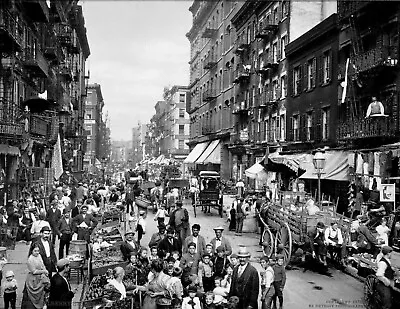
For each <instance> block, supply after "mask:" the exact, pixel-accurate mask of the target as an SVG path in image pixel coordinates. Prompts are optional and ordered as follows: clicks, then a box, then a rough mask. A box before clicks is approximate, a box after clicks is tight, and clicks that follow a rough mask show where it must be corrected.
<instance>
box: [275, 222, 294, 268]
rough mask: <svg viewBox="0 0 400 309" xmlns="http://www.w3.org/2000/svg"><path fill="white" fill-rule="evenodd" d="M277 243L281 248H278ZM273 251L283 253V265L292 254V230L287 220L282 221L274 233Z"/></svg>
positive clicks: (288, 260)
mask: <svg viewBox="0 0 400 309" xmlns="http://www.w3.org/2000/svg"><path fill="white" fill-rule="evenodd" d="M279 245H281V247H283V248H279ZM275 253H276V254H283V257H284V263H285V265H287V264H289V262H290V256H291V255H292V232H291V231H290V227H289V224H287V222H284V223H283V224H282V226H281V228H280V230H279V231H278V232H277V233H276V238H275Z"/></svg>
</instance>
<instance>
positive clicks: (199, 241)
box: [183, 223, 206, 256]
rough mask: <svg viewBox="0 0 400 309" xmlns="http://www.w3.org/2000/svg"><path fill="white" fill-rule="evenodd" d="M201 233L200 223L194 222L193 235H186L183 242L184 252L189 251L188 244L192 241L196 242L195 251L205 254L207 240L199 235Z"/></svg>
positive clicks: (201, 254)
mask: <svg viewBox="0 0 400 309" xmlns="http://www.w3.org/2000/svg"><path fill="white" fill-rule="evenodd" d="M199 233H200V224H197V223H196V224H193V225H192V235H191V236H188V237H186V239H185V242H184V244H183V253H188V252H189V248H188V245H189V244H190V243H191V242H194V243H195V244H196V249H195V253H197V254H199V256H203V254H204V253H205V252H206V240H205V239H204V237H203V236H201V235H199Z"/></svg>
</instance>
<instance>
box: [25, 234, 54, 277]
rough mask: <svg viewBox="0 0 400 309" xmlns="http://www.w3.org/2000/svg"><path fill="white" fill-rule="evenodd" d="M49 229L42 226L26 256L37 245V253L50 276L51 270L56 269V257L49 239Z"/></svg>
mask: <svg viewBox="0 0 400 309" xmlns="http://www.w3.org/2000/svg"><path fill="white" fill-rule="evenodd" d="M50 235H51V229H50V228H49V227H48V226H44V227H42V229H41V231H40V237H38V238H36V240H35V241H32V244H31V247H30V249H29V254H28V256H30V255H31V253H32V250H33V248H34V247H35V246H36V245H37V246H38V247H39V254H40V256H41V257H42V260H43V264H44V266H45V267H46V270H47V271H48V272H49V277H51V274H52V272H55V271H56V263H57V257H56V253H55V251H54V245H53V244H52V242H51V241H50Z"/></svg>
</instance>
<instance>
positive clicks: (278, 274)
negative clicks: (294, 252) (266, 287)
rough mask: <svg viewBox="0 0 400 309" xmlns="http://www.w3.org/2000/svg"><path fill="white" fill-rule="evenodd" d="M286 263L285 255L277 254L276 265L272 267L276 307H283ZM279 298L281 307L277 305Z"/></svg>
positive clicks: (280, 308)
mask: <svg viewBox="0 0 400 309" xmlns="http://www.w3.org/2000/svg"><path fill="white" fill-rule="evenodd" d="M283 263H284V257H283V255H281V254H278V255H277V256H276V262H275V265H274V266H273V267H272V268H273V270H274V289H275V295H274V297H273V304H274V307H275V308H279V309H282V308H283V288H284V287H285V284H286V270H285V265H284V264H283ZM277 300H279V307H278V306H277V305H278V304H277Z"/></svg>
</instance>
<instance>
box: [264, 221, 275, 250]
mask: <svg viewBox="0 0 400 309" xmlns="http://www.w3.org/2000/svg"><path fill="white" fill-rule="evenodd" d="M262 246H263V253H264V255H265V256H267V257H269V258H270V257H271V256H272V254H273V253H274V249H275V247H274V236H273V235H272V233H271V230H270V229H269V227H268V226H265V229H264V233H263V235H262Z"/></svg>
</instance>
